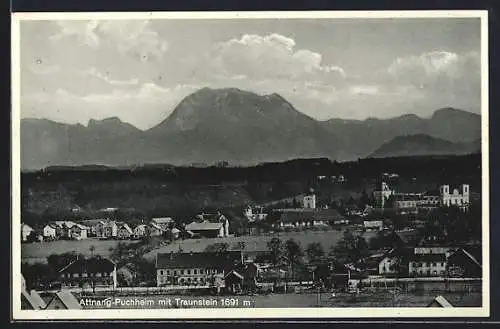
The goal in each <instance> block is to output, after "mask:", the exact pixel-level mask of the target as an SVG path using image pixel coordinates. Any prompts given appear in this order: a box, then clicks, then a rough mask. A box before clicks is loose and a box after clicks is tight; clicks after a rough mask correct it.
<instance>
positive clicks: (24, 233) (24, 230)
mask: <svg viewBox="0 0 500 329" xmlns="http://www.w3.org/2000/svg"><path fill="white" fill-rule="evenodd" d="M33 231H34V230H33V228H32V227H31V226H29V225H26V224H21V239H22V241H28V237H29V235H30V234H31V232H33Z"/></svg>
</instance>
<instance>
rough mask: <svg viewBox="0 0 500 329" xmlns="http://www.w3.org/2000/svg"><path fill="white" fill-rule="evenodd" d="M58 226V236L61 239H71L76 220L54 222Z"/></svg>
mask: <svg viewBox="0 0 500 329" xmlns="http://www.w3.org/2000/svg"><path fill="white" fill-rule="evenodd" d="M52 224H54V225H55V226H56V236H57V237H58V238H60V239H70V238H71V228H72V227H73V225H75V224H76V223H75V222H72V221H68V220H66V221H64V220H58V221H55V222H53V223H52Z"/></svg>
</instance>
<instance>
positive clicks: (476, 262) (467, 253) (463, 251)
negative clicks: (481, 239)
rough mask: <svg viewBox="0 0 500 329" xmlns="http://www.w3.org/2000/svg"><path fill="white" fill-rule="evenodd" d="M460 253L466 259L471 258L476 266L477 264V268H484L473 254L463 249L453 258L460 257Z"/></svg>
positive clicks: (455, 253)
mask: <svg viewBox="0 0 500 329" xmlns="http://www.w3.org/2000/svg"><path fill="white" fill-rule="evenodd" d="M459 253H462V254H463V255H464V256H465V257H467V258H469V259H470V260H471V261H472V262H473V263H474V264H476V265H477V266H479V267H482V265H481V263H480V262H479V261H478V260H477V259H476V258H475V257H474V256H473V255H472V254H471V253H469V252H468V251H467V250H465V249H463V248H460V249H458V250H457V251H455V252H454V253H453V254H452V255H451V256H450V258H451V257H453V256H455V255H458V254H459Z"/></svg>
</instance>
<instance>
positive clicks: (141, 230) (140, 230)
mask: <svg viewBox="0 0 500 329" xmlns="http://www.w3.org/2000/svg"><path fill="white" fill-rule="evenodd" d="M148 234H149V228H148V226H147V225H146V224H139V225H137V226H136V227H135V228H134V237H135V238H136V239H140V238H143V237H145V236H147V235H148Z"/></svg>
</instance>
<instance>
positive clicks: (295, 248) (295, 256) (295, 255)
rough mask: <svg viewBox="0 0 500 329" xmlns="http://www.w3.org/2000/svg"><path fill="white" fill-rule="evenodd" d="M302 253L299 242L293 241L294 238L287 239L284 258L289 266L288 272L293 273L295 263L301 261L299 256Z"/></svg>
mask: <svg viewBox="0 0 500 329" xmlns="http://www.w3.org/2000/svg"><path fill="white" fill-rule="evenodd" d="M303 254H304V251H303V250H302V247H301V246H300V243H299V242H297V241H295V240H294V239H289V240H287V241H286V243H285V259H286V261H287V263H288V265H289V266H290V272H291V273H292V277H293V273H294V270H295V267H296V265H298V264H299V263H300V261H301V257H302V255H303Z"/></svg>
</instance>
